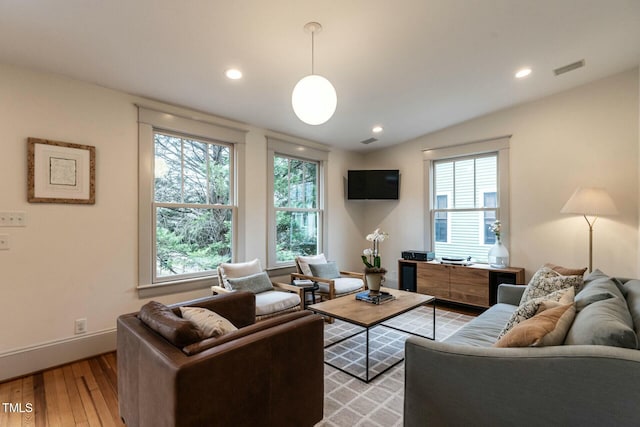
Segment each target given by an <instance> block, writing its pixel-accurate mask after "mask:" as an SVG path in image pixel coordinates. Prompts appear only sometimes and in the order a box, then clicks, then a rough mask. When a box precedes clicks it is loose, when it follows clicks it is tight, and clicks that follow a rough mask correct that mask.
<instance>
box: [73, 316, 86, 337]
mask: <svg viewBox="0 0 640 427" xmlns="http://www.w3.org/2000/svg"><path fill="white" fill-rule="evenodd" d="M74 326H75V333H76V335H77V334H84V333H85V332H87V319H85V318H82V319H76V321H75V323H74Z"/></svg>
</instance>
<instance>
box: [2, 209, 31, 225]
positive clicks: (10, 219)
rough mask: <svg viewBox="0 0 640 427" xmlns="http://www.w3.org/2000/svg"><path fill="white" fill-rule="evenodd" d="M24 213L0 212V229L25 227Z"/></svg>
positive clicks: (25, 217)
mask: <svg viewBox="0 0 640 427" xmlns="http://www.w3.org/2000/svg"><path fill="white" fill-rule="evenodd" d="M26 226H27V214H26V213H25V212H0V227H26Z"/></svg>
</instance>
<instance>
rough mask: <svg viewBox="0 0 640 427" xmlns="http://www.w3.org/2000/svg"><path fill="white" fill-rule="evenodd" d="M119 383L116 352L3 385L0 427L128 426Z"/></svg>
mask: <svg viewBox="0 0 640 427" xmlns="http://www.w3.org/2000/svg"><path fill="white" fill-rule="evenodd" d="M116 381H117V374H116V353H115V352H112V353H107V354H103V355H101V356H96V357H92V358H90V359H86V360H81V361H78V362H74V363H70V364H68V365H64V366H60V367H58V368H52V369H48V370H46V371H43V372H38V373H36V374H33V375H29V376H26V377H22V378H18V379H16V380H13V381H9V382H5V383H2V384H0V404H1V405H2V406H0V427H4V426H52V427H53V426H61V427H71V426H124V424H123V423H122V421H121V420H120V415H119V414H118V386H117V382H116ZM4 403H11V404H13V408H10V407H9V406H8V405H5V404H4ZM17 403H20V404H21V405H20V407H19V408H18V407H16V405H15V404H17ZM27 403H31V405H27ZM29 406H31V408H32V411H31V412H29ZM20 410H21V411H22V412H19V411H20Z"/></svg>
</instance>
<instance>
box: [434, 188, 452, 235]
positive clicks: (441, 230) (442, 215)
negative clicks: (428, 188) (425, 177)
mask: <svg viewBox="0 0 640 427" xmlns="http://www.w3.org/2000/svg"><path fill="white" fill-rule="evenodd" d="M448 199H449V196H447V195H446V194H438V195H436V209H447V207H448V205H449V204H448V202H447V201H448ZM434 215H435V216H434V221H435V226H434V228H435V230H434V234H435V238H436V242H447V239H448V235H449V234H448V230H447V227H448V223H449V221H447V212H444V211H436V213H435V214H434Z"/></svg>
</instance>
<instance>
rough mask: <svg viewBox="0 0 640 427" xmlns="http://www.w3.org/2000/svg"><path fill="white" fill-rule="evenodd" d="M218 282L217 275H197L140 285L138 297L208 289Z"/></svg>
mask: <svg viewBox="0 0 640 427" xmlns="http://www.w3.org/2000/svg"><path fill="white" fill-rule="evenodd" d="M217 284H218V279H217V278H216V277H215V276H206V277H197V278H194V279H185V280H176V281H172V282H161V283H152V284H149V285H138V287H137V288H136V289H137V290H138V298H140V299H143V298H151V297H156V296H161V295H169V294H177V293H181V292H189V291H195V290H198V289H207V288H210V287H211V286H213V285H217Z"/></svg>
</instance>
